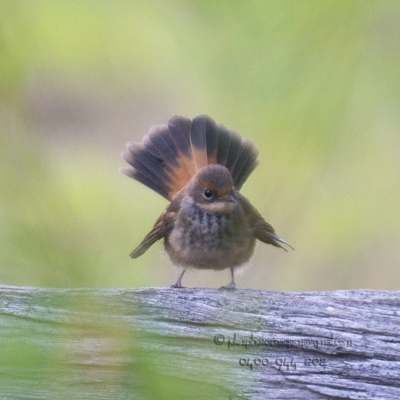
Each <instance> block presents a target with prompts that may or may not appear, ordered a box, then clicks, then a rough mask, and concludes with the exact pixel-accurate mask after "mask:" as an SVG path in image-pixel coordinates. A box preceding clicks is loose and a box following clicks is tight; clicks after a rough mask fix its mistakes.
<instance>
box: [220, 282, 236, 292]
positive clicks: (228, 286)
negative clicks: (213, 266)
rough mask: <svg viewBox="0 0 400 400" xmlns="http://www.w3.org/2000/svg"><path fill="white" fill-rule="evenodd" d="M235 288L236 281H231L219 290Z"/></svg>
mask: <svg viewBox="0 0 400 400" xmlns="http://www.w3.org/2000/svg"><path fill="white" fill-rule="evenodd" d="M235 289H236V285H235V282H231V283H229V284H228V285H226V286H221V287H220V288H219V289H218V290H235Z"/></svg>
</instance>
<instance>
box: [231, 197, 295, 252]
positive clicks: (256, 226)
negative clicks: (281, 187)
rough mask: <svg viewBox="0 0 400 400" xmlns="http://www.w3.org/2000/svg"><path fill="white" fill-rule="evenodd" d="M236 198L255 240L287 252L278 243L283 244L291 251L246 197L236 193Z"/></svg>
mask: <svg viewBox="0 0 400 400" xmlns="http://www.w3.org/2000/svg"><path fill="white" fill-rule="evenodd" d="M237 196H238V198H239V201H240V204H241V205H242V207H243V211H244V213H245V215H246V217H247V220H248V221H249V224H250V228H251V230H252V232H253V235H254V237H255V238H256V239H258V240H260V241H261V242H264V243H267V244H272V245H273V246H275V247H280V248H282V249H283V250H285V251H287V250H286V249H285V248H284V247H283V246H281V244H280V243H284V244H286V245H287V246H289V247H291V248H292V249H293V247H292V246H291V245H290V244H289V243H287V242H286V241H285V240H283V239H282V238H280V237H279V236H278V235H277V234H276V233H275V229H274V228H273V227H272V225H271V224H269V223H268V222H267V221H265V219H264V218H263V217H262V216H261V214H260V213H259V212H258V211H257V209H256V208H255V207H254V206H253V205H252V204H251V203H250V201H249V200H248V199H247V198H246V197H244V196H243V195H242V194H240V193H239V192H238V193H237Z"/></svg>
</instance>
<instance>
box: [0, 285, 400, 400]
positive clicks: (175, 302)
mask: <svg viewBox="0 0 400 400" xmlns="http://www.w3.org/2000/svg"><path fill="white" fill-rule="evenodd" d="M0 328H1V335H0V345H1V352H2V356H1V358H0V397H1V398H32V399H33V398H43V399H56V398H74V399H91V398H95V399H131V398H132V399H141V398H143V399H179V398H182V399H205V398H210V399H214V398H215V399H218V398H221V399H248V398H249V399H342V398H343V399H386V400H387V399H396V400H398V399H400V293H399V292H385V291H368V290H354V291H335V292H310V293H283V292H272V291H261V290H236V291H232V292H231V291H219V290H215V289H205V288H197V289H170V288H146V289H103V290H92V289H91V290H89V289H77V290H63V289H38V288H18V287H7V286H1V287H0Z"/></svg>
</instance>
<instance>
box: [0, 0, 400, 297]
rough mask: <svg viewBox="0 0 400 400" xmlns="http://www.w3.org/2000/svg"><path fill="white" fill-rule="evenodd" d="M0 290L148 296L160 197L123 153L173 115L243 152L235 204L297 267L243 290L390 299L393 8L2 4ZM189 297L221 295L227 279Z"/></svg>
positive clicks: (397, 83)
mask: <svg viewBox="0 0 400 400" xmlns="http://www.w3.org/2000/svg"><path fill="white" fill-rule="evenodd" d="M0 10H1V12H0V282H1V283H7V284H16V285H21V284H22V285H40V286H61V287H73V286H75V287H76V286H104V287H107V286H153V285H154V286H158V285H167V284H170V283H172V282H173V281H174V279H175V275H176V273H177V271H174V270H173V269H172V268H171V267H170V263H169V261H168V260H167V259H166V258H164V257H163V256H162V245H161V244H157V245H155V246H154V247H153V248H152V249H151V250H150V251H149V252H148V253H146V254H145V255H144V256H143V257H141V258H139V259H138V260H135V261H132V260H130V259H129V257H128V254H129V252H130V251H131V250H132V249H133V248H134V247H135V246H136V245H137V244H138V242H139V241H140V240H141V239H142V237H143V236H144V235H145V234H146V233H147V232H148V230H149V229H150V228H151V226H152V224H153V222H154V221H155V220H156V218H157V217H158V215H159V214H160V213H161V212H162V210H163V208H164V207H165V205H166V203H165V201H164V200H163V199H161V198H159V196H158V195H157V194H155V193H152V192H151V191H150V190H148V189H146V188H144V187H142V186H141V185H140V184H138V183H136V182H134V181H132V180H129V179H128V178H126V177H124V176H122V175H121V174H118V171H117V170H118V167H119V166H122V165H123V164H124V162H123V160H121V159H120V151H121V150H123V148H124V146H125V143H126V142H127V141H129V140H140V138H141V137H142V136H143V135H144V134H145V133H146V132H147V130H148V129H149V128H150V126H152V125H154V124H160V123H165V122H166V121H167V120H168V118H169V117H170V116H171V115H173V114H183V115H187V116H190V117H193V116H195V115H197V114H200V113H207V114H209V115H211V116H212V117H213V118H215V119H216V120H217V121H219V122H222V123H224V124H225V125H227V126H230V127H234V128H236V129H238V130H239V132H241V133H242V135H243V136H246V137H252V138H253V139H254V140H255V142H256V143H257V145H258V147H259V149H260V160H261V164H260V166H259V167H258V169H257V170H256V171H255V172H254V174H253V175H252V176H251V177H250V179H249V181H248V182H247V183H246V185H245V187H244V189H243V193H244V194H245V195H246V196H248V197H249V198H250V199H251V200H252V202H253V203H254V205H255V206H256V207H257V208H258V209H259V211H260V212H261V213H262V214H263V215H264V216H265V218H266V219H267V220H268V221H269V222H271V223H272V224H273V226H274V227H275V228H276V230H277V232H278V233H279V234H280V235H281V236H282V237H284V238H285V239H286V240H287V241H289V242H290V243H291V244H292V245H293V246H294V247H295V248H296V250H295V251H292V252H289V253H287V254H286V253H284V252H283V251H279V250H278V249H275V248H272V247H268V246H264V245H259V246H258V248H257V251H256V255H255V257H254V258H253V261H252V266H251V268H250V269H249V270H247V271H246V273H245V274H243V275H241V276H239V277H238V280H237V281H238V286H240V287H259V288H274V289H281V290H288V289H294V290H322V289H335V288H355V287H369V288H384V289H396V288H398V281H399V280H400V272H399V269H398V261H399V258H400V250H399V246H398V243H399V240H400V229H399V227H400V224H399V222H400V207H399V200H398V199H399V194H400V157H399V153H400V134H399V132H400V113H399V109H400V108H399V104H400V79H399V71H400V51H399V41H400V3H398V2H396V1H389V0H388V1H380V0H377V1H375V0H371V1H367V2H361V1H348V0H344V1H340V0H339V1H329V0H320V1H319V0H310V1H308V0H303V1H242V2H232V1H218V2H211V1H191V2H187V1H179V0H175V1H173V0H171V1H169V0H168V1H164V2H146V1H131V2H127V1H122V0H120V1H112V2H103V1H94V0H93V1H91V0H86V1H72V2H65V1H61V0H59V1H57V0H54V1H29V2H26V1H18V0H16V1H5V0H3V1H1V0H0ZM187 275H188V276H185V281H184V283H185V284H187V285H197V286H204V285H209V286H220V285H222V284H224V283H227V281H228V275H229V274H228V272H226V273H224V272H219V273H214V272H194V273H192V274H187Z"/></svg>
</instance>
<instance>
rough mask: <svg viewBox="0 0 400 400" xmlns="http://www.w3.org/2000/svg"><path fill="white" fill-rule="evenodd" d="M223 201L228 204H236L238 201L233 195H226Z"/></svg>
mask: <svg viewBox="0 0 400 400" xmlns="http://www.w3.org/2000/svg"><path fill="white" fill-rule="evenodd" d="M222 200H223V201H226V202H228V203H234V202H235V201H236V200H235V198H234V197H233V196H232V195H231V194H226V195H225V196H224V197H222Z"/></svg>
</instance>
